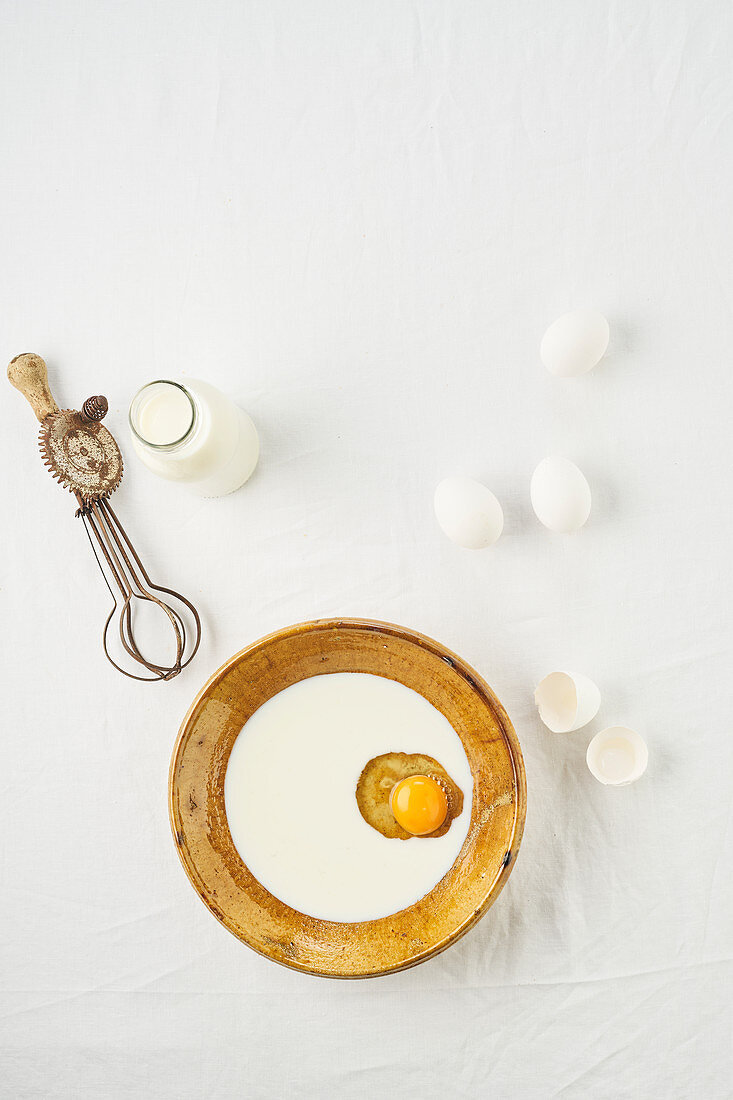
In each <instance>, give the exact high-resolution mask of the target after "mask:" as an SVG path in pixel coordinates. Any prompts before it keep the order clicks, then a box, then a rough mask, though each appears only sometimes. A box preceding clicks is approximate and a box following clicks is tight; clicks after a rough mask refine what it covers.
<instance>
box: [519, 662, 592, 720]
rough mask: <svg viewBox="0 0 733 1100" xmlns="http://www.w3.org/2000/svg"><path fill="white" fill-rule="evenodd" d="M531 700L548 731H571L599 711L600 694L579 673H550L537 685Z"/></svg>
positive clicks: (586, 678) (590, 682)
mask: <svg viewBox="0 0 733 1100" xmlns="http://www.w3.org/2000/svg"><path fill="white" fill-rule="evenodd" d="M534 701H535V703H536V704H537V709H538V710H539V712H540V718H541V719H542V721H543V722H544V723H545V725H546V726H547V728H548V730H552V732H553V733H572V732H573V730H579V729H580V728H581V727H582V726H587V725H588V723H589V722H590V721H591V719H592V718H595V716H596V715H597V714H598V708H599V707H600V705H601V693H600V691H599V690H598V688H597V687H596V685H595V684H594V683H593V681H592V680H589V679H588V677H587V676H581V675H580V673H578V672H551V673H550V674H549V676H545V678H544V680H541V681H540V683H539V685H538V686H537V690H536V691H535V693H534Z"/></svg>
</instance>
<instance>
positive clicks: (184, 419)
mask: <svg viewBox="0 0 733 1100" xmlns="http://www.w3.org/2000/svg"><path fill="white" fill-rule="evenodd" d="M129 419H130V431H131V434H132V445H133V447H134V448H135V450H136V452H137V454H138V457H139V458H140V459H141V460H142V462H144V464H145V465H146V466H147V467H148V469H149V470H152V472H153V473H154V474H157V475H158V477H163V478H167V479H168V480H169V481H180V482H183V483H185V485H186V486H187V488H189V489H190V490H191V491H192V492H193V493H195V494H196V495H197V496H202V497H220V496H224V495H225V494H226V493H233V492H234V490H235V489H238V488H239V486H240V485H243V484H244V482H245V481H246V480H247V478H249V477H250V476H251V475H252V473H253V472H254V468H255V466H256V465H257V459H258V457H259V453H260V442H259V438H258V436H257V429H256V428H255V426H254V424H253V423H252V420H251V419H250V417H249V416H248V415H247V413H246V412H244V410H243V409H240V408H239V407H238V406H237V405H235V404H234V402H233V401H230V399H229V398H228V397H225V395H224V394H223V393H221V392H220V390H217V389H216V387H215V386H210V385H209V383H208V382H200V381H199V380H198V379H195V378H191V379H186V384H185V385H183V383H181V382H168V381H158V382H149V383H148V385H147V386H143V388H142V389H141V390H139V391H138V392H137V393H136V394H135V396H134V397H133V399H132V401H131V403H130V414H129Z"/></svg>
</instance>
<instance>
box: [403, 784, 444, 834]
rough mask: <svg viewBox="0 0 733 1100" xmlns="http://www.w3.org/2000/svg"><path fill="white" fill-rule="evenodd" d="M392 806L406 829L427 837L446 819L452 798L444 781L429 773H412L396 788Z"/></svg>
mask: <svg viewBox="0 0 733 1100" xmlns="http://www.w3.org/2000/svg"><path fill="white" fill-rule="evenodd" d="M389 808H390V810H391V811H392V814H393V816H394V819H395V821H396V822H397V824H398V825H401V826H402V828H403V829H404V830H405V832H408V833H412V835H413V836H426V835H427V834H428V833H434V832H435V830H436V829H439V828H440V826H441V825H442V824H443V822H444V821H445V819H446V816H447V814H448V799H447V798H446V794H445V791H444V790H443V788H442V787H441V785H440V783H436V781H435V780H434V779H431V778H430V776H429V775H408V777H407V779H402V780H400V782H399V783H396V784H395V786H394V787H393V788H392V793H391V795H390V796H389Z"/></svg>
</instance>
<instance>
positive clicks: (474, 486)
mask: <svg viewBox="0 0 733 1100" xmlns="http://www.w3.org/2000/svg"><path fill="white" fill-rule="evenodd" d="M433 503H434V507H435V516H436V519H437V520H438V523H439V524H440V526H441V527H442V529H443V531H444V532H445V534H446V535H447V536H448V538H449V539H452V540H453V542H457V543H458V545H459V546H465V547H466V548H467V549H469V550H481V549H483V548H484V547H486V546H491V545H492V543H494V542H496V540H497V539H498V538H499V535H500V534H501V532H502V530H503V527H504V513H503V512H502V510H501V505H500V504H499V501H498V500H497V499H496V497H495V496H494V494H493V493H492V492H491V490H490V489H487V488H486V486H485V485H482V484H481V482H480V481H474V480H473V478H470V477H447V478H445V479H444V480H443V481H441V482H440V484H439V485H438V487H437V488H436V490H435V497H434V501H433Z"/></svg>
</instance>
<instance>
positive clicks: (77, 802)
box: [0, 0, 733, 1100]
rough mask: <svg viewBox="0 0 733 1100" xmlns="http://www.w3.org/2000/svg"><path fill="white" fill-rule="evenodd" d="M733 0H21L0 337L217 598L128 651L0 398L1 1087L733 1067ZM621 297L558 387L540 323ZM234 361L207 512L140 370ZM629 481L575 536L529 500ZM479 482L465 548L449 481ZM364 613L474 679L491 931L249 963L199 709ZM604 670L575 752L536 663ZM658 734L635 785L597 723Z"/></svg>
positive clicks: (2, 102) (659, 1081) (2, 42)
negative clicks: (88, 425)
mask: <svg viewBox="0 0 733 1100" xmlns="http://www.w3.org/2000/svg"><path fill="white" fill-rule="evenodd" d="M732 51H733V9H731V7H730V5H729V4H727V3H725V2H723V0H715V2H711V3H707V4H704V5H702V4H698V3H695V2H694V0H621V2H608V0H567V2H564V3H559V4H554V5H553V4H547V3H544V2H541V0H514V2H512V3H510V2H508V0H506V2H504V0H497V2H491V3H488V2H484V0H475V2H470V0H454V2H447V0H443V2H438V0H414V2H412V3H404V4H401V3H397V4H395V3H393V2H391V0H345V2H341V3H339V2H337V0H310V2H308V3H297V2H296V0H246V2H241V3H239V2H233V0H195V2H194V0H179V2H176V3H173V2H156V3H149V2H148V0H145V2H143V0H127V2H126V3H124V4H117V3H114V2H111V0H102V2H100V3H94V4H93V3H87V2H84V0H67V2H62V3H51V2H50V0H47V2H37V0H23V2H21V0H4V3H3V4H2V6H1V7H0V52H1V56H2V65H0V97H1V98H0V150H2V152H1V153H0V220H1V226H0V241H1V242H2V244H1V261H0V316H1V318H2V322H1V324H0V343H1V345H2V352H3V355H4V356H5V360H9V359H10V358H11V357H12V356H13V355H15V354H17V353H19V352H21V351H26V350H32V351H36V352H38V353H39V354H41V355H43V356H44V357H45V358H46V359H47V361H48V364H49V370H50V375H51V380H52V384H53V386H54V389H55V392H56V396H57V398H58V400H59V402H60V404H61V405H62V406H64V407H79V404H80V402H81V401H82V400H83V399H84V398H85V397H87V396H88V395H89V394H92V393H99V392H102V393H106V394H107V395H108V397H109V400H110V413H109V415H108V419H107V423H108V425H109V427H110V428H111V429H112V431H113V432H115V434H116V435H117V437H118V439H119V441H120V443H121V445H122V447H123V451H124V453H125V458H126V471H125V476H124V480H123V483H122V486H121V488H120V490H119V492H118V493H117V496H116V504H117V507H118V510H119V513H120V515H121V516H122V517H123V518H124V520H125V521H126V523H127V525H128V527H129V529H130V531H131V532H132V533H133V534H134V536H135V539H136V541H137V543H138V545H139V548H140V551H141V553H142V554H143V557H144V558H145V560H146V562H147V563H148V564H149V567H150V570H151V572H152V573H153V574H154V576H155V577H160V578H163V579H164V580H165V581H167V582H168V583H171V584H173V585H174V586H176V587H180V588H181V589H182V590H183V591H185V592H187V593H189V594H191V595H192V597H193V598H194V599H195V600H196V602H197V603H198V604H199V606H200V608H201V611H202V614H203V618H204V627H205V636H204V641H203V643H202V647H201V652H200V654H199V655H198V656H197V658H196V660H195V662H194V664H193V665H192V666H191V667H190V668H189V669H188V670H187V671H186V672H185V674H183V675H181V676H180V677H179V678H178V679H176V680H174V681H172V682H170V683H167V684H158V685H152V686H149V685H139V684H133V683H131V682H128V681H125V680H124V679H122V678H121V677H120V676H119V675H118V674H117V673H115V672H114V670H113V669H111V668H110V667H109V666H108V665H107V664H106V662H105V661H104V659H103V657H102V654H101V649H100V639H99V635H100V632H101V626H102V623H103V620H104V617H105V615H106V612H107V602H106V599H107V597H106V593H105V590H104V588H103V587H102V583H101V579H100V578H99V576H98V574H97V573H96V567H95V566H94V563H93V561H92V559H91V556H90V553H89V549H88V546H87V544H86V540H85V538H84V535H83V532H82V531H81V529H80V526H79V522H78V521H77V520H75V519H74V516H73V511H74V507H73V502H72V500H71V499H70V498H69V497H68V496H67V495H66V494H65V493H63V492H62V491H61V490H59V489H58V487H57V486H56V485H55V484H54V483H53V482H52V481H51V480H50V479H49V477H48V475H47V473H46V472H45V470H44V469H43V467H42V465H41V462H40V460H39V457H38V454H37V450H36V446H35V433H36V426H35V423H34V420H33V417H32V414H31V412H30V409H29V408H28V406H27V405H26V404H25V402H24V401H23V399H22V398H21V397H20V395H19V394H17V393H16V392H15V391H13V390H12V389H11V388H10V387H9V386H7V385H6V384H4V388H3V389H2V400H0V438H1V439H2V453H3V477H2V480H1V484H0V494H1V505H2V512H1V514H2V516H3V530H4V538H3V568H2V581H1V585H0V615H1V619H2V638H3V642H2V645H3V671H2V679H3V691H2V695H1V698H0V722H1V724H2V744H3V762H2V775H1V778H0V784H1V787H2V800H1V803H0V813H1V815H2V828H1V829H0V853H1V861H0V867H1V868H2V897H1V898H0V907H1V910H2V946H1V947H0V980H1V983H2V986H1V993H0V1093H2V1095H3V1096H8V1097H13V1098H14V1100H21V1098H24V1097H40V1096H44V1097H45V1096H48V1097H64V1098H66V1097H68V1098H82V1097H84V1098H86V1097H90V1098H95V1100H96V1098H98V1097H111V1098H117V1097H120V1098H126V1097H131V1098H132V1097H135V1098H138V1097H141V1096H151V1097H153V1096H154V1097H161V1098H168V1097H170V1098H175V1100H189V1098H191V1100H193V1098H209V1097H222V1098H228V1097H241V1096H246V1097H247V1098H248V1100H258V1098H271V1097H272V1098H280V1097H288V1098H290V1097H298V1098H300V1097H308V1098H310V1097H314V1098H315V1097H318V1098H323V1097H337V1096H338V1097H346V1098H362V1097H364V1098H367V1097H369V1098H370V1100H371V1098H373V1097H379V1096H390V1097H399V1098H400V1100H402V1098H413V1097H414V1098H417V1097H421V1098H424V1097H430V1098H433V1097H435V1098H438V1097H446V1096H450V1097H469V1098H474V1097H477V1098H478V1097H493V1098H511V1100H515V1098H535V1097H536V1098H546V1097H554V1096H562V1097H583V1098H585V1097H593V1098H596V1097H600V1098H604V1097H608V1098H613V1100H617V1098H619V1097H635V1098H636V1097H638V1098H643V1100H650V1098H651V1100H655V1098H657V1097H660V1098H662V1097H663V1098H665V1100H666V1098H670V1097H680V1098H685V1100H687V1098H690V1097H701V1098H702V1097H704V1098H705V1100H716V1098H719V1097H725V1096H729V1095H730V1081H731V1073H732V1069H733V1067H732V1065H731V1010H730V1003H731V977H732V976H733V966H732V965H731V941H732V939H733V936H732V932H731V912H730V910H731V892H732V888H731V882H732V881H733V876H732V874H731V858H730V857H731V829H730V814H731V745H732V744H733V738H732V737H731V733H730V720H731V671H730V670H731V657H732V652H731V650H732V645H731V641H732V635H731V535H732V534H733V519H732V518H731V511H730V482H731V462H730V456H731V443H730V439H731V432H730V414H731V397H732V385H731V346H732V338H733V313H732V311H731V300H733V270H732V267H731V250H732V248H731V246H732V244H733V241H732V239H731V216H730V205H731V168H732V167H733V76H732V74H731V65H730V58H731V53H732ZM575 306H593V307H595V308H598V309H601V310H602V311H604V312H605V313H606V314H607V316H608V318H609V321H610V325H611V333H612V336H611V346H610V349H609V352H608V355H607V356H606V358H605V359H604V360H603V362H602V363H601V364H600V365H599V366H598V367H597V369H596V370H595V371H594V372H592V373H591V374H589V375H587V376H585V377H583V378H580V379H573V380H568V381H562V380H558V379H556V378H552V377H551V376H550V375H549V374H548V373H547V372H546V371H545V370H544V368H543V367H542V365H541V363H540V360H539V353H538V349H539V342H540V339H541V336H542V333H543V331H544V328H545V327H546V325H547V324H548V323H549V322H550V321H552V320H553V319H554V318H555V317H556V316H557V315H559V314H560V313H562V312H564V311H565V310H567V309H570V308H573V307H575ZM185 375H189V376H201V377H203V378H206V379H207V380H209V381H211V382H213V383H214V384H215V385H218V386H220V387H221V388H222V389H224V390H226V391H227V392H228V393H230V394H232V395H233V396H234V397H235V398H236V399H237V400H238V401H239V402H240V403H241V404H242V405H243V406H244V407H246V408H247V410H248V411H249V412H250V413H251V415H252V416H253V417H254V419H255V420H256V423H257V425H258V427H259V430H260V433H261V439H262V457H261V465H260V468H259V470H258V472H257V474H256V476H255V477H254V479H253V480H252V482H251V484H249V485H248V486H247V487H246V488H245V489H243V490H242V491H241V492H239V493H236V494H235V495H233V496H231V497H228V498H226V499H222V500H215V501H197V500H194V499H193V498H191V497H189V496H188V495H186V493H185V492H184V491H182V490H179V489H178V488H176V487H175V486H172V485H170V484H166V483H164V482H162V481H159V480H156V479H155V478H153V477H152V476H151V475H150V474H149V473H148V472H147V471H146V470H145V469H144V468H143V467H142V466H141V465H140V463H139V462H138V461H137V459H136V458H135V456H134V454H133V453H132V449H131V447H130V446H129V443H128V441H127V435H126V422H125V416H126V407H127V403H128V401H129V399H130V397H131V395H132V393H133V392H134V391H135V390H136V388H137V387H138V386H139V385H141V384H142V383H143V382H145V381H148V380H150V379H152V378H157V377H161V376H162V377H166V376H173V377H176V376H185ZM548 453H559V454H565V455H567V456H568V457H569V458H571V459H573V461H575V462H576V463H577V464H578V465H579V466H580V468H581V469H582V470H583V471H584V473H585V474H586V476H587V478H588V480H589V482H590V484H591V487H592V490H593V511H592V514H591V518H590V521H589V523H588V525H587V527H586V528H585V529H584V530H583V531H582V532H580V533H579V534H578V535H576V536H573V537H564V536H553V535H551V534H550V533H549V532H547V531H545V530H544V529H543V528H542V527H540V525H539V524H538V522H537V521H536V519H535V517H534V515H533V514H532V511H531V508H530V504H529V479H530V476H531V473H532V470H533V468H534V466H535V464H536V463H537V462H538V461H539V459H541V458H542V457H543V456H544V455H545V454H548ZM453 473H458V474H464V473H465V474H468V475H470V476H474V477H477V478H479V479H482V480H484V481H485V482H486V483H487V484H488V485H489V486H490V488H491V489H492V490H493V491H494V492H495V493H496V494H497V496H498V497H499V499H500V500H501V502H502V504H503V507H504V510H505V516H506V524H505V532H504V535H503V536H502V538H501V539H500V541H499V542H498V543H497V545H496V546H495V547H493V548H492V549H490V550H487V551H485V552H472V551H464V550H461V549H459V548H458V547H456V546H454V545H452V544H451V543H449V542H448V540H447V539H446V538H445V537H444V536H443V535H442V533H441V531H440V530H439V528H438V526H437V524H436V522H435V519H434V517H433V514H432V493H433V489H434V486H435V484H436V483H437V482H438V481H439V480H440V479H441V478H443V477H445V476H448V475H450V474H453ZM351 614H353V615H359V616H372V617H376V618H382V619H388V620H392V621H396V622H399V623H403V624H406V625H409V626H412V627H415V628H417V629H419V630H422V631H424V632H426V633H427V634H430V635H432V636H434V637H436V638H438V639H440V640H441V641H442V642H444V643H445V644H447V645H448V646H450V647H451V648H452V649H454V650H456V651H458V652H459V653H460V654H461V655H462V656H463V657H465V658H466V659H467V660H468V661H470V662H471V663H473V664H474V665H475V667H476V668H477V669H478V670H479V671H480V672H481V673H482V674H483V675H485V676H486V678H487V679H488V680H489V682H490V683H491V684H492V686H493V687H494V689H495V690H496V692H497V693H498V695H499V697H500V698H501V699H502V701H503V702H504V704H505V705H506V707H507V709H508V711H509V714H510V715H511V717H512V719H513V721H514V723H515V725H516V729H517V731H518V734H519V738H520V740H521V744H522V747H523V750H524V754H525V759H526V766H527V774H528V784H529V812H528V818H527V828H526V833H525V839H524V843H523V846H522V850H521V854H520V857H519V860H518V863H517V866H516V869H515V872H514V873H513V875H512V876H511V879H510V881H509V884H508V886H507V888H506V890H505V891H504V893H503V895H502V896H501V898H500V899H499V901H498V902H497V904H496V906H495V907H494V909H493V910H492V911H491V912H490V913H489V914H488V916H487V917H486V918H485V919H484V920H483V921H482V922H481V923H480V924H479V925H478V926H477V927H476V928H475V930H473V931H472V932H471V933H470V934H469V935H468V936H466V937H465V938H464V939H463V940H462V941H461V942H460V943H459V944H458V945H456V946H455V947H454V948H452V949H450V950H449V951H447V952H446V953H445V954H443V955H441V956H440V957H439V958H437V959H435V960H433V961H431V962H429V963H427V964H425V965H423V966H420V967H418V968H416V969H415V970H412V971H410V972H406V973H404V974H401V975H396V976H393V977H389V978H385V979H379V980H374V981H370V982H366V983H350V982H345V983H338V982H330V981H323V980H317V979H312V978H308V977H305V976H302V975H299V974H296V973H292V972H290V971H287V970H284V969H281V968H279V967H277V966H274V965H272V964H270V963H268V962H266V961H265V960H263V959H261V958H259V957H258V956H256V955H254V954H253V953H252V952H250V951H249V950H248V949H247V948H245V947H244V946H242V945H241V944H239V943H238V942H237V940H236V939H234V938H233V937H232V936H230V935H229V934H228V933H227V932H226V931H225V930H224V929H223V928H222V927H220V926H219V925H218V924H217V922H216V921H215V920H214V919H213V918H212V917H211V916H210V915H209V913H208V912H207V911H206V910H205V908H204V907H203V906H202V905H201V903H200V902H199V901H198V899H197V898H196V896H195V894H194V892H193V891H192V889H191V887H190V885H189V883H188V881H187V879H186V877H185V875H184V873H183V871H182V869H181V867H180V865H179V862H178V858H177V856H176V853H175V850H174V846H173V844H172V842H171V836H170V830H169V825H168V819H167V808H166V785H167V768H168V761H169V757H170V753H171V749H172V746H173V742H174V738H175V735H176V731H177V728H178V724H179V722H180V720H181V718H182V716H183V714H184V713H185V711H186V709H187V707H188V705H189V703H190V701H191V699H192V698H193V696H194V695H195V693H196V692H197V690H198V688H199V687H200V685H201V684H202V683H203V682H204V680H205V679H206V678H207V677H208V676H209V674H210V673H211V672H212V671H213V670H214V669H215V668H216V667H217V666H218V665H220V664H221V663H222V662H223V661H224V660H225V659H226V658H227V657H228V656H229V655H230V654H231V653H233V652H234V651H236V650H237V649H239V648H241V647H242V646H244V645H246V644H247V643H249V642H251V641H253V640H254V639H256V638H257V637H259V636H260V635H262V634H264V633H266V632H268V631H270V630H273V629H275V628H277V627H280V626H284V625H287V624H288V623H291V622H295V621H299V620H304V619H308V618H312V617H317V616H328V615H351ZM557 668H570V669H577V670H578V671H579V672H583V673H585V674H586V675H588V676H590V677H591V678H592V679H593V680H595V681H596V682H597V683H598V684H599V686H600V688H601V692H602V696H603V700H602V706H601V711H600V713H599V715H598V718H597V719H596V720H595V721H594V722H593V724H592V725H591V726H590V727H589V728H588V729H586V730H582V731H580V732H578V733H574V734H570V735H567V736H564V737H563V736H553V735H551V734H549V733H548V732H547V731H545V730H544V729H543V728H542V727H541V725H540V723H539V721H538V719H537V716H536V712H535V709H534V705H533V702H532V692H533V689H534V686H535V684H536V683H537V682H538V681H539V679H540V678H541V677H542V676H543V675H544V674H545V673H547V672H549V671H551V670H553V669H557ZM615 723H622V724H625V725H630V726H632V727H633V728H635V729H637V730H639V732H640V733H641V734H642V735H643V736H644V737H645V738H646V739H647V741H648V744H649V750H650V763H649V769H648V772H647V774H646V775H645V776H644V778H643V779H642V780H641V781H640V782H639V783H638V784H636V785H635V786H632V787H629V788H626V789H620V790H613V789H605V788H603V787H601V786H600V785H598V784H597V783H596V782H595V780H594V779H593V778H592V777H591V776H590V774H589V773H588V771H587V769H586V766H585V761H584V755H585V749H586V745H587V743H588V740H589V738H590V736H591V734H592V733H593V732H594V731H595V730H598V729H601V728H603V726H604V725H610V724H615Z"/></svg>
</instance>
